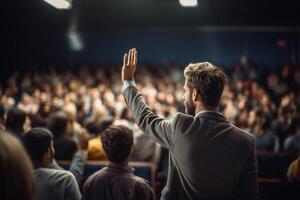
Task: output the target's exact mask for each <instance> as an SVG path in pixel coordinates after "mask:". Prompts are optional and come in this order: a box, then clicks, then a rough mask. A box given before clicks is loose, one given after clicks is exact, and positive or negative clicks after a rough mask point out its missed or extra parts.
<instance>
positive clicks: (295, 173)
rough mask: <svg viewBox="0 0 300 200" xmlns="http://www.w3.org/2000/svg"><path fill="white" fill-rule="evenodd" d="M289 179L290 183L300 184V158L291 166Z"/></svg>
mask: <svg viewBox="0 0 300 200" xmlns="http://www.w3.org/2000/svg"><path fill="white" fill-rule="evenodd" d="M287 177H288V180H289V181H290V182H292V183H295V184H300V156H299V157H298V158H297V159H296V160H295V161H293V162H292V163H291V164H290V166H289V168H288V172H287Z"/></svg>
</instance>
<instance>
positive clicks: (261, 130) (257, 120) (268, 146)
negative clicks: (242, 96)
mask: <svg viewBox="0 0 300 200" xmlns="http://www.w3.org/2000/svg"><path fill="white" fill-rule="evenodd" d="M248 125H249V128H248V129H246V130H247V131H248V132H250V133H252V134H253V135H254V136H255V143H256V150H257V151H267V152H278V151H279V139H278V137H277V136H276V135H275V134H273V132H272V131H271V121H270V120H269V119H268V117H267V116H266V115H265V114H264V113H263V112H262V110H260V109H254V110H252V111H250V113H249V118H248Z"/></svg>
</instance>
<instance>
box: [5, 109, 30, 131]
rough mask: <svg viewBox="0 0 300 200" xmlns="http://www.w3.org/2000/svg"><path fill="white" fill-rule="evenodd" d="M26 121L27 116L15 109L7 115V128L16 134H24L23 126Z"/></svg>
mask: <svg viewBox="0 0 300 200" xmlns="http://www.w3.org/2000/svg"><path fill="white" fill-rule="evenodd" d="M25 120H26V114H25V112H23V111H22V110H20V109H17V108H13V109H11V110H10V111H8V113H7V117H6V123H5V127H6V129H7V130H8V131H11V132H13V133H15V134H21V133H22V132H23V129H24V128H23V126H24V123H25Z"/></svg>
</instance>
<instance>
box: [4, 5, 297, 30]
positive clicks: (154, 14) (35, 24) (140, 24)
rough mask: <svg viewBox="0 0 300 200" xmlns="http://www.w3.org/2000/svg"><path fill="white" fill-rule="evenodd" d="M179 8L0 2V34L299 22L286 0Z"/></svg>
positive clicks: (295, 24) (295, 8)
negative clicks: (59, 6)
mask: <svg viewBox="0 0 300 200" xmlns="http://www.w3.org/2000/svg"><path fill="white" fill-rule="evenodd" d="M198 2H199V5H198V7H196V8H183V7H181V6H180V5H179V3H178V0H73V8H72V10H68V11H63V10H57V9H55V8H53V7H51V6H50V5H48V4H47V3H45V2H44V1H43V0H3V1H1V15H2V16H1V27H2V28H3V29H2V30H3V31H2V33H3V32H4V33H8V34H14V33H16V34H20V33H22V34H32V33H33V34H35V33H64V32H66V31H67V30H69V29H70V27H71V26H74V27H76V28H77V30H79V31H82V32H86V31H99V30H106V29H132V28H134V29H136V28H138V29H140V28H154V27H155V28H157V27H164V28H170V27H171V28H172V27H176V28H178V27H195V26H285V27H286V26H287V27H296V26H299V25H300V6H299V5H298V4H299V3H298V4H297V1H291V0H285V1H283V0H281V1H279V0H198Z"/></svg>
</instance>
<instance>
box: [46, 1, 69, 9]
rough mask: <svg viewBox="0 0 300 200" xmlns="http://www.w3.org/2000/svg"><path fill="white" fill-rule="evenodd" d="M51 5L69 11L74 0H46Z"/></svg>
mask: <svg viewBox="0 0 300 200" xmlns="http://www.w3.org/2000/svg"><path fill="white" fill-rule="evenodd" d="M44 1H45V2H47V3H49V4H50V5H51V6H54V7H55V8H57V9H66V10H69V9H71V7H72V0H44Z"/></svg>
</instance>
